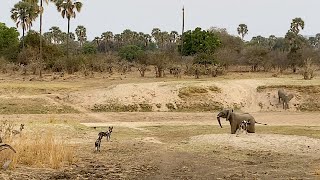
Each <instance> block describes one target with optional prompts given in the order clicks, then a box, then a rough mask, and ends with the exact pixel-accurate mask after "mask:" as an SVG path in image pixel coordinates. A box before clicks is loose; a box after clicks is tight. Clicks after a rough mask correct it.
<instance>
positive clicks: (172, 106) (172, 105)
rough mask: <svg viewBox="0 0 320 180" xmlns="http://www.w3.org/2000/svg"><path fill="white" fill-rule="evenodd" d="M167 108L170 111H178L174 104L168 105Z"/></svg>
mask: <svg viewBox="0 0 320 180" xmlns="http://www.w3.org/2000/svg"><path fill="white" fill-rule="evenodd" d="M166 107H167V108H168V109H169V111H174V110H175V109H176V108H175V107H174V104H173V103H167V104H166Z"/></svg>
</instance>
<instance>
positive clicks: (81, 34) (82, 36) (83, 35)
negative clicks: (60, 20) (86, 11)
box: [76, 26, 87, 48]
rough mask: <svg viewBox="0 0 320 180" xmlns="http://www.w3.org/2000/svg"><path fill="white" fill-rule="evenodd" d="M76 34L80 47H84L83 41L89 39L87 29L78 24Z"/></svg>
mask: <svg viewBox="0 0 320 180" xmlns="http://www.w3.org/2000/svg"><path fill="white" fill-rule="evenodd" d="M76 35H77V37H78V41H79V43H80V48H82V46H83V43H84V42H85V41H86V40H87V29H86V28H85V27H84V26H78V27H77V28H76Z"/></svg>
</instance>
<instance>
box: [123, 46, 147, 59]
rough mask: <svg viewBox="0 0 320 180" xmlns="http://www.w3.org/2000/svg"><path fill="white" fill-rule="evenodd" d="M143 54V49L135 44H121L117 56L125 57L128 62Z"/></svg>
mask: <svg viewBox="0 0 320 180" xmlns="http://www.w3.org/2000/svg"><path fill="white" fill-rule="evenodd" d="M142 55H143V51H142V49H141V48H140V47H138V46H135V45H128V46H123V47H122V48H121V49H120V50H119V56H120V57H121V58H122V59H125V60H127V61H129V62H133V61H135V60H137V59H138V58H140V57H141V56H142Z"/></svg>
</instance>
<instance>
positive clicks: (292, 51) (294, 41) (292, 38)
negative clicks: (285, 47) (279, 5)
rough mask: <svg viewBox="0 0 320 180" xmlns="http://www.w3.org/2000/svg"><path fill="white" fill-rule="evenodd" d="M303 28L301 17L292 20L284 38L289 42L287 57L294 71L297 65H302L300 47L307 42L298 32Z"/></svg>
mask: <svg viewBox="0 0 320 180" xmlns="http://www.w3.org/2000/svg"><path fill="white" fill-rule="evenodd" d="M303 29H304V21H303V20H302V19H301V18H295V19H293V20H292V22H291V25H290V29H289V31H288V32H287V34H286V36H285V39H286V40H287V42H288V44H289V53H288V59H289V61H290V65H291V67H292V70H293V72H294V73H295V72H296V69H297V66H300V65H302V52H301V49H302V48H303V47H304V46H305V45H306V44H308V42H307V40H306V39H305V38H304V37H303V36H301V35H300V34H299V32H300V30H303Z"/></svg>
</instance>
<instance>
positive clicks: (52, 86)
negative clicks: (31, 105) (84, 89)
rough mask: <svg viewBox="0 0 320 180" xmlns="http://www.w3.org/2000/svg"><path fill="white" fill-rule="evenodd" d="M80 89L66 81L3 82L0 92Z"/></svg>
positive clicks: (31, 93) (36, 92)
mask: <svg viewBox="0 0 320 180" xmlns="http://www.w3.org/2000/svg"><path fill="white" fill-rule="evenodd" d="M77 89H79V87H77V86H76V85H71V84H64V83H59V84H56V83H43V82H33V83H1V84H0V92H1V93H3V94H6V93H15V94H28V95H34V94H48V93H54V92H70V91H74V90H77Z"/></svg>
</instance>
